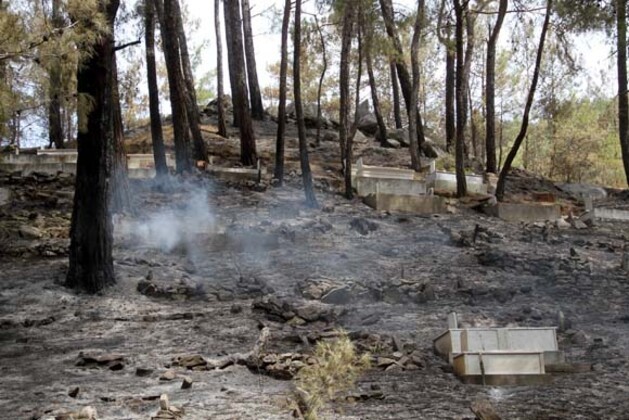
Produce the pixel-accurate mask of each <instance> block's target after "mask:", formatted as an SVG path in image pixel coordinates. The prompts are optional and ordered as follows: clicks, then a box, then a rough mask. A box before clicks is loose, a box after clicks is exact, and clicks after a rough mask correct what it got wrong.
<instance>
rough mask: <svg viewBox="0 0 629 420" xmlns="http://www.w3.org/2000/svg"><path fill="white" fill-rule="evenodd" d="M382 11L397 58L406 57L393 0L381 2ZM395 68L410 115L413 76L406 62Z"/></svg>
mask: <svg viewBox="0 0 629 420" xmlns="http://www.w3.org/2000/svg"><path fill="white" fill-rule="evenodd" d="M380 9H381V10H382V17H383V19H384V25H385V27H386V31H387V36H388V37H389V39H390V40H391V42H392V43H393V49H394V51H395V54H396V56H397V57H403V56H404V50H403V48H402V42H401V41H400V37H399V35H398V32H397V27H396V26H395V21H394V19H393V3H392V1H391V0H380ZM395 68H396V70H397V75H398V79H399V81H400V86H401V88H402V96H403V97H404V102H405V103H406V113H407V114H409V113H410V104H411V92H412V89H413V83H412V81H411V75H410V73H409V72H408V69H407V68H406V66H405V65H404V62H403V61H402V60H401V59H396V60H395ZM416 115H417V146H418V148H420V150H421V147H422V145H423V143H424V124H423V122H422V119H421V114H420V112H419V111H417V113H416Z"/></svg>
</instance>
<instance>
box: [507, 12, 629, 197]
mask: <svg viewBox="0 0 629 420" xmlns="http://www.w3.org/2000/svg"><path fill="white" fill-rule="evenodd" d="M552 4H553V2H552V0H548V1H547V3H546V17H545V18H544V25H543V26H542V33H541V35H540V39H539V46H538V47H537V57H536V58H535V69H534V70H533V80H532V81H531V87H530V88H529V93H528V96H527V99H526V106H525V107H524V114H523V115H522V125H521V126H520V132H519V133H518V135H517V137H516V138H515V141H514V143H513V147H511V150H510V151H509V154H508V155H507V159H506V160H505V163H504V165H503V167H502V170H501V171H500V176H499V177H498V185H497V186H496V198H497V199H498V200H499V201H502V200H503V199H504V194H505V183H506V181H507V175H509V171H510V170H511V165H512V164H513V160H514V159H515V157H516V156H517V154H518V150H519V149H520V146H521V145H522V142H523V141H524V138H525V137H526V130H527V129H528V126H529V113H530V112H531V107H532V106H533V99H534V98H535V90H536V89H537V82H538V80H539V71H540V68H541V66H542V57H543V55H544V43H545V41H546V33H547V32H548V26H549V25H550V15H551V12H552ZM623 10H624V9H623ZM625 54H626V49H625ZM624 62H625V63H626V60H625V61H624ZM625 65H626V64H625ZM625 93H626V90H625Z"/></svg>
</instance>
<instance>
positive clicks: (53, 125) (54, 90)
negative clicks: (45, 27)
mask: <svg viewBox="0 0 629 420" xmlns="http://www.w3.org/2000/svg"><path fill="white" fill-rule="evenodd" d="M51 23H52V27H53V28H62V27H63V15H62V14H61V0H52V14H51ZM60 60H61V57H55V58H54V59H53V62H52V64H51V66H50V68H49V70H48V77H49V86H48V98H49V102H48V141H49V144H48V146H49V147H52V145H53V144H54V145H55V148H57V149H63V139H64V134H63V121H62V119H61V97H62V94H63V88H62V77H61V62H60Z"/></svg>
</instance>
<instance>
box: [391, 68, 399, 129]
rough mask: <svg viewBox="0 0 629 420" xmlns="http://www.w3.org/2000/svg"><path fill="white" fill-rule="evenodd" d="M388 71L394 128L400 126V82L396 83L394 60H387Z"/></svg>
mask: <svg viewBox="0 0 629 420" xmlns="http://www.w3.org/2000/svg"><path fill="white" fill-rule="evenodd" d="M389 73H390V74H391V90H392V91H393V119H394V120H395V128H398V129H399V128H402V110H401V106H400V84H399V83H398V77H397V69H396V68H395V61H390V62H389Z"/></svg>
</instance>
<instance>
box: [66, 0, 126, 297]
mask: <svg viewBox="0 0 629 420" xmlns="http://www.w3.org/2000/svg"><path fill="white" fill-rule="evenodd" d="M118 6H119V0H110V1H106V0H100V1H99V8H100V9H101V11H103V12H105V14H106V16H107V23H108V27H109V32H107V33H104V34H101V36H100V38H99V40H98V41H97V42H96V43H95V44H94V45H93V46H92V50H93V53H92V54H91V55H90V56H89V57H88V58H87V59H86V61H85V62H83V63H81V65H80V66H79V69H78V72H77V92H78V95H79V101H80V102H81V105H83V106H79V107H78V110H79V115H78V117H79V120H80V123H79V133H78V139H77V140H78V160H77V174H76V186H75V194H74V206H73V209H72V224H71V227H70V258H69V259H70V265H69V268H68V274H67V277H66V286H68V287H72V288H75V289H79V290H83V291H86V292H88V293H96V292H98V291H100V290H102V289H103V288H105V287H107V286H110V285H113V284H115V282H116V278H115V275H114V265H113V258H112V246H113V228H112V221H111V213H110V212H109V191H108V189H109V188H108V175H109V174H108V164H107V162H108V160H109V158H110V156H111V152H112V145H113V141H114V139H113V137H114V133H113V129H114V127H113V106H112V99H113V89H112V81H113V77H112V60H113V57H114V39H113V24H114V19H115V17H116V13H117V10H118ZM88 98H89V99H88Z"/></svg>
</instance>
